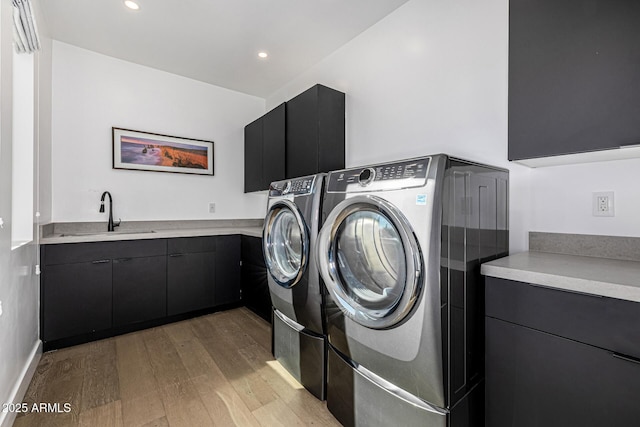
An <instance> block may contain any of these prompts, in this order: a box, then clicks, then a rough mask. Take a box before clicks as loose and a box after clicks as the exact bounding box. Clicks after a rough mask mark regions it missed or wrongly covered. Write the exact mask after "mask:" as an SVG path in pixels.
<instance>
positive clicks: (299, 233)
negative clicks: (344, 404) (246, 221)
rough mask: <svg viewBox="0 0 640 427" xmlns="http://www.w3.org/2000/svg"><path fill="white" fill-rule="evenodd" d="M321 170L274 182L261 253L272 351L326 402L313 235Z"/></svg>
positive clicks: (323, 337)
mask: <svg viewBox="0 0 640 427" xmlns="http://www.w3.org/2000/svg"><path fill="white" fill-rule="evenodd" d="M324 179H325V174H318V175H311V176H306V177H301V178H296V179H292V180H286V181H277V182H273V183H272V184H271V186H270V188H269V201H268V208H267V215H266V218H265V221H264V229H263V252H264V258H265V262H266V265H267V270H268V272H269V274H268V275H267V279H268V283H269V292H270V294H271V302H272V304H273V328H272V343H273V355H274V356H275V358H276V359H277V360H278V362H280V364H281V365H282V366H284V367H285V368H286V369H287V370H288V371H289V372H290V373H291V374H292V375H293V376H294V377H295V378H296V379H297V380H298V381H299V382H300V383H301V384H302V385H303V386H304V387H305V388H306V389H307V390H309V391H310V392H311V393H312V394H313V395H314V396H316V397H317V398H319V399H321V400H324V398H325V384H326V334H325V326H324V315H323V299H324V295H323V290H322V289H323V287H322V286H323V285H322V283H321V279H320V276H319V274H318V270H317V268H316V257H315V254H314V253H313V252H314V250H315V244H316V238H317V236H318V229H319V226H320V203H321V199H322V190H323V184H324Z"/></svg>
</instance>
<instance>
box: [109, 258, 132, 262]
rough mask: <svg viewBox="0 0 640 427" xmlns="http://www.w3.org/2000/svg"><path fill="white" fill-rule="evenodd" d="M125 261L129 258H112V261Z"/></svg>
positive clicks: (129, 259)
mask: <svg viewBox="0 0 640 427" xmlns="http://www.w3.org/2000/svg"><path fill="white" fill-rule="evenodd" d="M127 261H131V258H118V259H114V260H113V262H127Z"/></svg>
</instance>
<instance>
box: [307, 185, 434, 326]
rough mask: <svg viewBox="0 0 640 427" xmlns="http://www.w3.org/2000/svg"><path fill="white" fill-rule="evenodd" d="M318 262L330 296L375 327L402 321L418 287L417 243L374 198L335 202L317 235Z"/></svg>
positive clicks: (420, 277) (401, 222)
mask: <svg viewBox="0 0 640 427" xmlns="http://www.w3.org/2000/svg"><path fill="white" fill-rule="evenodd" d="M318 265H319V268H320V273H321V274H322V278H323V279H324V281H325V284H326V286H327V289H328V290H329V293H330V295H331V297H332V298H333V300H334V301H335V302H336V304H337V305H338V306H339V307H340V309H341V310H342V311H343V312H344V314H345V315H346V316H348V317H350V318H352V319H353V320H354V321H356V322H358V323H360V324H362V325H364V326H367V327H369V328H374V329H383V328H389V327H392V326H393V325H395V324H397V323H399V322H401V321H402V320H403V319H405V318H406V317H407V316H408V315H409V313H410V312H411V310H412V308H413V307H414V305H415V303H416V301H417V300H418V296H419V294H420V291H421V289H422V283H423V275H422V258H421V255H420V247H419V245H418V242H417V240H416V238H415V235H414V233H413V230H412V228H411V226H410V225H409V222H408V221H407V219H406V218H405V217H404V215H402V213H401V212H400V211H399V210H398V209H397V208H395V207H394V206H393V205H392V204H391V203H389V202H387V201H386V200H384V199H381V198H379V197H376V196H357V197H353V198H351V199H347V200H344V201H342V202H341V203H339V204H338V205H337V206H336V207H335V208H334V209H333V210H332V211H331V213H330V214H329V216H328V218H327V221H326V222H325V225H324V226H323V227H322V230H321V231H320V235H319V236H318Z"/></svg>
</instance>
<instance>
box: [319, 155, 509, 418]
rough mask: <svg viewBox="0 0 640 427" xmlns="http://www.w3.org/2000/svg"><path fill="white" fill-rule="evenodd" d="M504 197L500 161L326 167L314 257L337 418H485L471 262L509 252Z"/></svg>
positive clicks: (478, 293) (479, 303) (478, 280)
mask: <svg viewBox="0 0 640 427" xmlns="http://www.w3.org/2000/svg"><path fill="white" fill-rule="evenodd" d="M507 194H508V171H507V170H504V169H500V168H495V167H491V166H486V165H481V164H478V163H475V162H469V161H466V160H461V159H455V158H452V157H449V156H447V155H443V154H440V155H434V156H427V157H422V158H416V159H410V160H404V161H397V162H390V163H387V164H379V165H374V166H369V167H359V168H351V169H345V170H341V171H335V172H331V173H330V174H329V176H328V178H327V184H326V190H325V195H324V201H323V217H326V220H325V221H324V225H323V226H322V229H321V231H320V233H319V237H318V242H317V256H318V266H319V269H320V273H321V275H322V277H323V279H324V283H325V286H326V288H327V291H328V293H329V298H327V302H326V319H327V337H328V341H329V346H328V348H329V349H328V377H327V382H328V383H327V405H328V408H329V410H330V411H331V412H332V413H333V414H334V416H335V417H336V418H337V419H338V420H339V421H340V422H341V423H342V424H344V425H346V426H353V425H357V426H389V425H406V426H414V425H415V426H441V427H445V426H456V427H469V426H481V425H484V424H483V423H484V420H483V408H484V394H483V378H484V370H483V366H484V347H483V346H484V327H483V325H484V318H483V314H484V290H483V279H482V276H481V275H480V264H481V263H482V262H485V261H487V260H490V259H494V258H496V257H500V256H503V255H506V254H507V253H508V221H507V202H508V201H507Z"/></svg>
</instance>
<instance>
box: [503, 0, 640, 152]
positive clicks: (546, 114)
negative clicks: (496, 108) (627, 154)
mask: <svg viewBox="0 0 640 427" xmlns="http://www.w3.org/2000/svg"><path fill="white" fill-rule="evenodd" d="M638 22H640V2H637V1H629V0H592V1H583V0H563V1H555V0H541V1H527V0H510V2H509V160H519V159H530V158H535V157H544V156H553V155H559V154H570V153H579V152H586V151H595V150H603V149H610V148H618V147H620V146H624V145H631V144H638V143H640V120H638V117H640V84H638V73H639V70H640V25H638Z"/></svg>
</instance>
